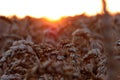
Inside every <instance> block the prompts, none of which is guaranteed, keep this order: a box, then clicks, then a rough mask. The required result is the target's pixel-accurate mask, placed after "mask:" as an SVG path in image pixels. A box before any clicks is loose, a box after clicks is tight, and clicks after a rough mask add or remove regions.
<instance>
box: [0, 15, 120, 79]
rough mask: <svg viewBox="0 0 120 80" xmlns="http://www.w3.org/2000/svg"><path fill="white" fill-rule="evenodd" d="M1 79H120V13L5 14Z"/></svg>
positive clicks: (0, 38)
mask: <svg viewBox="0 0 120 80" xmlns="http://www.w3.org/2000/svg"><path fill="white" fill-rule="evenodd" d="M0 80H120V14H119V13H118V14H115V15H110V14H98V15H96V16H86V15H84V14H82V15H77V16H74V17H64V18H62V19H61V20H59V21H49V20H47V19H44V18H40V19H37V18H32V17H29V16H27V17H25V18H22V19H19V18H17V17H16V16H13V17H11V18H7V17H4V16H1V17H0Z"/></svg>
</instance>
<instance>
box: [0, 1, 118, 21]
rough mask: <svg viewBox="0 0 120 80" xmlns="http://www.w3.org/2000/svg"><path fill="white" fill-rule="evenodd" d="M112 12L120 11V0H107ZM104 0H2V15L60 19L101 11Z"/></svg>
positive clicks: (0, 4) (0, 8)
mask: <svg viewBox="0 0 120 80" xmlns="http://www.w3.org/2000/svg"><path fill="white" fill-rule="evenodd" d="M107 3H108V8H109V11H110V12H112V11H113V12H119V10H120V7H119V3H120V0H107ZM101 10H102V0H0V15H5V16H12V15H17V16H18V17H25V16H27V15H28V16H32V17H37V18H39V17H46V18H49V19H51V20H58V19H60V18H61V17H63V16H74V15H78V14H82V13H86V14H87V15H95V14H97V13H101Z"/></svg>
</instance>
